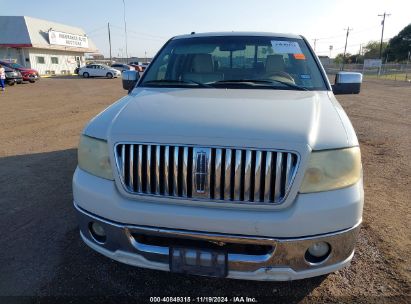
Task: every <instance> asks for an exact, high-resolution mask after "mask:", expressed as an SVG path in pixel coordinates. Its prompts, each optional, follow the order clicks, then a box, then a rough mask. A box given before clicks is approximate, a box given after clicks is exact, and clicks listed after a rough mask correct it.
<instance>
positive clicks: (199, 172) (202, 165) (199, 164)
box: [194, 151, 209, 193]
mask: <svg viewBox="0 0 411 304" xmlns="http://www.w3.org/2000/svg"><path fill="white" fill-rule="evenodd" d="M208 161H209V159H208V153H207V152H206V151H196V154H195V171H194V184H195V191H196V192H197V193H205V191H206V188H207V186H208Z"/></svg>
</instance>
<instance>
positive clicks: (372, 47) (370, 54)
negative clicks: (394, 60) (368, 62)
mask: <svg viewBox="0 0 411 304" xmlns="http://www.w3.org/2000/svg"><path fill="white" fill-rule="evenodd" d="M380 44H381V42H380V41H369V42H368V43H367V45H366V46H364V48H363V50H364V58H365V59H379V58H380ZM387 46H388V43H387V42H383V43H382V52H383V54H384V51H385V49H386V48H387Z"/></svg>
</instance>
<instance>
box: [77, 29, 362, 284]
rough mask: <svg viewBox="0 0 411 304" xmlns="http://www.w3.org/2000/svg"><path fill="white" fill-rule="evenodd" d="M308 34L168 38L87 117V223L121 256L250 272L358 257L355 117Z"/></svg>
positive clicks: (348, 79)
mask: <svg viewBox="0 0 411 304" xmlns="http://www.w3.org/2000/svg"><path fill="white" fill-rule="evenodd" d="M361 81H362V75H361V74H358V73H347V72H339V73H338V74H337V75H336V81H335V84H334V85H333V86H331V85H330V83H329V81H328V78H327V75H326V74H325V72H324V70H323V68H322V66H321V64H320V62H319V60H318V58H317V57H316V56H315V54H314V52H313V50H312V49H311V47H310V46H309V44H308V42H307V41H306V40H305V39H304V37H301V36H297V35H284V34H274V33H273V34H271V33H206V34H195V33H193V34H191V35H183V36H178V37H174V38H172V39H170V40H169V41H168V42H167V43H166V44H165V45H164V47H163V48H162V49H161V50H160V51H159V53H158V54H157V55H156V57H155V58H154V60H153V62H152V63H151V64H150V66H149V67H148V69H147V70H146V71H145V73H144V74H143V75H142V76H141V77H140V76H139V74H138V73H137V72H136V71H126V72H124V73H123V87H124V88H125V89H127V90H128V91H129V94H128V95H127V96H125V97H124V98H122V99H120V100H119V101H117V102H116V103H114V104H113V105H111V106H110V107H108V108H107V109H105V110H104V111H103V112H101V113H100V114H99V115H97V116H96V117H95V118H94V119H92V120H91V121H90V123H89V124H88V125H87V126H86V127H85V129H84V131H83V133H82V135H81V139H80V145H79V148H78V167H77V169H76V171H75V173H74V177H73V193H74V206H75V208H76V211H77V213H78V218H79V223H80V235H81V237H82V239H83V240H84V242H85V243H86V244H87V245H88V246H90V247H91V248H92V249H94V250H96V251H98V252H100V253H101V254H103V255H105V256H107V257H109V258H112V259H114V260H117V261H120V262H123V263H126V264H130V265H134V266H138V267H144V268H151V269H159V270H165V271H173V272H179V273H188V274H198V275H204V276H215V277H227V278H236V279H247V280H295V279H302V278H307V277H312V276H318V275H323V274H326V273H330V272H333V271H336V270H338V269H340V268H341V267H343V266H345V265H347V264H349V263H350V261H351V259H352V257H353V255H354V247H355V241H356V236H357V233H358V231H359V226H360V224H361V220H362V210H363V201H364V194H363V183H362V165H361V156H360V149H359V144H358V140H357V137H356V135H355V132H354V129H353V127H352V125H351V123H350V121H349V119H348V117H347V115H346V114H345V112H344V110H343V109H342V107H341V106H340V104H339V103H338V102H337V100H336V99H335V97H334V94H355V93H359V91H360V85H361Z"/></svg>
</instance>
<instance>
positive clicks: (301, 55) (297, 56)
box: [294, 53, 305, 60]
mask: <svg viewBox="0 0 411 304" xmlns="http://www.w3.org/2000/svg"><path fill="white" fill-rule="evenodd" d="M294 58H295V59H298V60H305V55H304V54H302V53H300V54H294Z"/></svg>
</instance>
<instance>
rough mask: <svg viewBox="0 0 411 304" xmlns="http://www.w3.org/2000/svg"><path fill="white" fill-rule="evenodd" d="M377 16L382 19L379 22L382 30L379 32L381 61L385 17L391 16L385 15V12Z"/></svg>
mask: <svg viewBox="0 0 411 304" xmlns="http://www.w3.org/2000/svg"><path fill="white" fill-rule="evenodd" d="M378 16H380V17H382V21H381V25H382V30H381V43H380V59H381V60H382V40H383V38H384V26H385V17H387V16H391V14H387V13H386V12H384V14H382V15H378Z"/></svg>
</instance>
